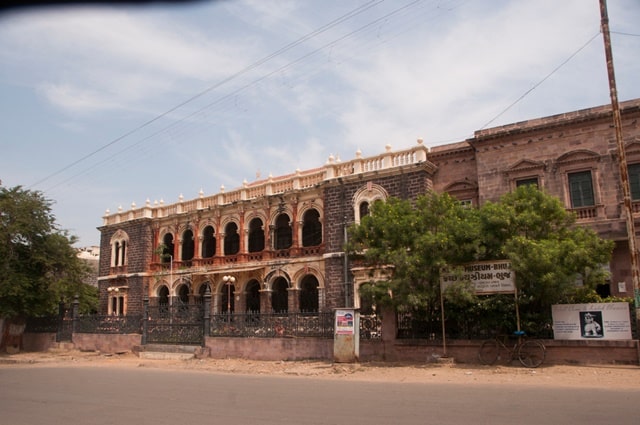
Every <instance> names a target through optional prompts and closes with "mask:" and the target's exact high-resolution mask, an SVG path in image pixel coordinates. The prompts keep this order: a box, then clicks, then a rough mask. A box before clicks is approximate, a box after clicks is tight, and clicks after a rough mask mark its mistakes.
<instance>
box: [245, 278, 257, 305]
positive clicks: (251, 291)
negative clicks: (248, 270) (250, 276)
mask: <svg viewBox="0 0 640 425" xmlns="http://www.w3.org/2000/svg"><path fill="white" fill-rule="evenodd" d="M246 292H247V295H246V296H247V299H246V308H247V312H249V313H259V312H260V282H258V281H257V280H252V281H251V282H249V283H248V284H247V289H246Z"/></svg>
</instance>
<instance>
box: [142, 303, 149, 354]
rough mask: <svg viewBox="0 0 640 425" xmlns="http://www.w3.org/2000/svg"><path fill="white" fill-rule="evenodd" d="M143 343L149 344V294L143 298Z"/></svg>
mask: <svg viewBox="0 0 640 425" xmlns="http://www.w3.org/2000/svg"><path fill="white" fill-rule="evenodd" d="M142 306H143V308H142V341H141V343H142V345H147V329H148V326H149V296H148V295H145V296H144V298H143V299H142Z"/></svg>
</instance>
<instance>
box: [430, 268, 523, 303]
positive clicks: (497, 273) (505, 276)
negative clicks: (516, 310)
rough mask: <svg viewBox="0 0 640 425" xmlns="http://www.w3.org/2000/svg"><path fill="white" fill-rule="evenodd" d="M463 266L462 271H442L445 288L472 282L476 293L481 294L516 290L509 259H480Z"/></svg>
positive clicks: (442, 284)
mask: <svg viewBox="0 0 640 425" xmlns="http://www.w3.org/2000/svg"><path fill="white" fill-rule="evenodd" d="M461 267H462V273H454V272H448V271H441V272H440V286H441V288H442V289H443V290H444V289H446V288H447V286H450V285H453V284H455V283H458V282H471V284H472V285H473V286H474V288H475V293H476V294H479V295H485V294H513V293H514V292H515V289H516V286H515V272H514V271H513V270H512V269H511V261H509V260H497V261H478V262H476V263H470V264H465V265H463V266H461Z"/></svg>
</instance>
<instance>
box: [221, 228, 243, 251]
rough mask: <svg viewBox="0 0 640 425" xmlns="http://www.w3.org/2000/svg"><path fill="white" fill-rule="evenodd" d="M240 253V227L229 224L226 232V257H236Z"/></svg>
mask: <svg viewBox="0 0 640 425" xmlns="http://www.w3.org/2000/svg"><path fill="white" fill-rule="evenodd" d="M238 251H240V235H239V234H238V225H237V224H236V223H229V224H227V227H226V228H225V231H224V255H234V254H237V253H238Z"/></svg>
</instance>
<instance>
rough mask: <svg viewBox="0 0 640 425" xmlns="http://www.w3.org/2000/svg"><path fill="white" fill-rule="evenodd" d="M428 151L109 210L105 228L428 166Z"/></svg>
mask: <svg viewBox="0 0 640 425" xmlns="http://www.w3.org/2000/svg"><path fill="white" fill-rule="evenodd" d="M427 153H428V149H427V148H426V147H425V146H423V144H422V140H420V139H419V140H418V143H417V145H416V146H414V147H412V148H409V149H405V150H402V151H399V152H392V151H391V146H389V145H387V146H386V149H385V152H384V153H383V154H380V155H377V156H374V157H369V158H362V154H361V153H360V152H359V151H358V152H357V153H356V158H355V159H353V160H351V161H347V162H342V161H340V160H339V159H337V160H336V159H335V158H334V157H333V156H330V157H329V160H328V161H327V163H326V164H325V165H324V166H323V167H322V168H316V169H311V170H306V171H299V170H296V172H295V173H294V174H287V175H284V176H279V177H271V176H269V178H268V179H264V180H260V181H256V182H254V183H246V182H244V183H243V185H242V187H240V188H238V189H234V190H231V191H228V192H225V190H224V188H223V187H221V188H220V192H219V193H216V194H214V195H211V196H204V194H203V193H202V191H201V192H200V196H199V197H198V198H196V199H190V200H186V201H185V200H183V199H182V195H180V198H179V201H178V202H176V203H174V204H168V205H165V204H164V202H162V201H161V202H160V203H157V202H155V203H154V204H151V203H150V202H149V201H148V200H147V202H146V204H145V206H144V207H142V208H136V206H135V204H132V206H131V210H129V211H124V210H123V209H122V208H118V211H117V212H116V213H113V214H112V213H110V212H109V211H108V210H107V212H106V213H105V215H104V216H103V225H105V226H107V225H111V224H117V223H121V222H124V221H128V220H135V219H138V218H145V217H146V218H161V217H168V216H172V215H176V214H183V213H187V212H192V211H197V210H201V209H207V208H213V207H216V206H221V205H229V204H231V203H233V202H238V201H245V200H249V199H257V198H261V197H264V196H270V195H275V194H283V193H287V192H291V191H294V190H304V189H308V188H311V187H314V186H315V185H317V184H320V183H322V182H323V181H329V180H332V179H336V178H338V177H344V176H350V175H354V174H363V173H370V172H374V171H380V170H383V169H389V168H395V167H402V166H407V165H411V164H416V163H420V162H424V161H426V160H427Z"/></svg>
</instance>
